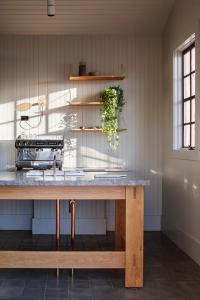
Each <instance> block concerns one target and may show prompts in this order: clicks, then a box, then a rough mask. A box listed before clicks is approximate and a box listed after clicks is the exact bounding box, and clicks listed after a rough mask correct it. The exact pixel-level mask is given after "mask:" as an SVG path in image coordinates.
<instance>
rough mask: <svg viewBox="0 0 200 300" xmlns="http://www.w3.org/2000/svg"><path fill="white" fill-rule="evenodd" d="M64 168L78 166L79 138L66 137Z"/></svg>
mask: <svg viewBox="0 0 200 300" xmlns="http://www.w3.org/2000/svg"><path fill="white" fill-rule="evenodd" d="M63 167H64V168H76V167H77V139H76V138H68V137H66V138H65V150H64V163H63Z"/></svg>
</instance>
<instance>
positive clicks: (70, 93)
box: [48, 88, 77, 109]
mask: <svg viewBox="0 0 200 300" xmlns="http://www.w3.org/2000/svg"><path fill="white" fill-rule="evenodd" d="M76 97H77V89H76V88H71V89H67V90H62V91H57V92H53V93H50V94H49V99H48V108H49V109H55V108H59V107H62V106H65V105H66V104H67V103H69V102H70V101H72V100H73V99H75V98H76Z"/></svg>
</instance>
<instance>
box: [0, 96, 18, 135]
mask: <svg viewBox="0 0 200 300" xmlns="http://www.w3.org/2000/svg"><path fill="white" fill-rule="evenodd" d="M0 116H1V118H0V140H13V139H14V134H15V131H14V130H15V129H14V120H15V103H14V101H12V102H7V103H2V104H0Z"/></svg>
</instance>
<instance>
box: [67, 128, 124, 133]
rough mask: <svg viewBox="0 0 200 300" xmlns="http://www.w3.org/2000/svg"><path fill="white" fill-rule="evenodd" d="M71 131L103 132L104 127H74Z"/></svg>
mask: <svg viewBox="0 0 200 300" xmlns="http://www.w3.org/2000/svg"><path fill="white" fill-rule="evenodd" d="M125 130H127V129H126V128H119V129H117V131H118V132H121V131H125ZM71 131H75V132H102V128H72V129H71Z"/></svg>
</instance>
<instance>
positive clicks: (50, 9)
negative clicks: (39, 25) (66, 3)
mask: <svg viewBox="0 0 200 300" xmlns="http://www.w3.org/2000/svg"><path fill="white" fill-rule="evenodd" d="M47 15H48V16H49V17H53V16H55V0H47Z"/></svg>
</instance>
